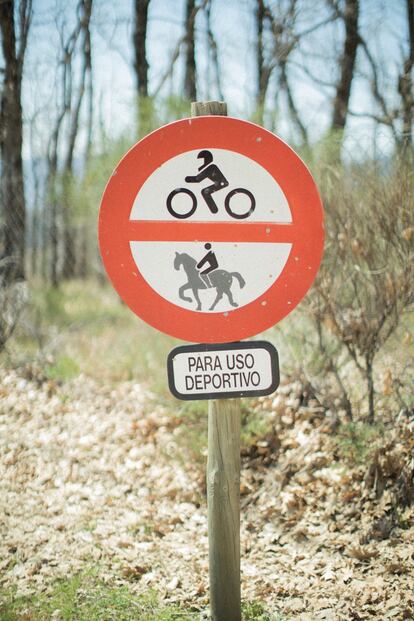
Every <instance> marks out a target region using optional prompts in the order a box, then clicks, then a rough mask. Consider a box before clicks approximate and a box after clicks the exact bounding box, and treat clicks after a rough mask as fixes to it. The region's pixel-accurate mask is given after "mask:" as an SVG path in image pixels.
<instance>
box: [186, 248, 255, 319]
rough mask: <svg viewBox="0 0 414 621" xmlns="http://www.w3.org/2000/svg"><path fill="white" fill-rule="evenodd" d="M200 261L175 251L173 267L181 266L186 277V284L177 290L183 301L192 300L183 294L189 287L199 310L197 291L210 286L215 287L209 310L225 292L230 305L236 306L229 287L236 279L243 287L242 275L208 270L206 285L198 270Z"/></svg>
mask: <svg viewBox="0 0 414 621" xmlns="http://www.w3.org/2000/svg"><path fill="white" fill-rule="evenodd" d="M206 245H207V244H206ZM209 245H210V244H209ZM200 263H201V262H200ZM200 263H197V261H196V259H194V258H193V257H191V256H190V255H189V254H187V253H185V252H181V253H180V252H176V253H175V259H174V268H175V269H176V270H179V269H180V268H181V267H182V268H183V269H184V272H185V273H186V276H187V279H188V280H187V282H186V284H184V285H182V286H181V287H180V288H179V290H178V295H179V297H180V298H181V299H182V300H184V301H185V302H193V300H192V299H191V298H190V297H188V296H185V295H184V292H185V291H187V290H188V289H191V291H192V292H193V295H194V299H195V301H196V302H197V308H196V310H198V311H199V310H201V300H200V297H199V295H198V292H199V291H200V290H205V289H210V288H212V289H216V298H215V300H214V302H213V304H212V305H211V306H210V308H209V310H210V311H213V310H214V309H215V307H216V306H217V304H218V303H219V302H220V300H221V298H222V297H223V295H224V294H226V296H227V298H228V300H229V303H230V304H231V306H233V307H235V308H236V307H237V306H238V304H237V302H235V301H234V299H233V294H232V292H231V287H232V284H233V280H234V279H236V280H237V281H238V283H239V286H240V288H241V289H243V287H244V285H245V284H246V283H245V280H244V278H243V276H242V275H241V274H239V272H227V271H226V270H222V269H215V270H213V271H211V272H209V275H208V278H209V280H210V283H211V284H210V286H208V285H207V283H206V282H205V281H204V280H203V278H202V276H201V274H200V272H199V270H198V265H199V264H200Z"/></svg>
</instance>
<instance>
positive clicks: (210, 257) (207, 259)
mask: <svg viewBox="0 0 414 621" xmlns="http://www.w3.org/2000/svg"><path fill="white" fill-rule="evenodd" d="M204 248H205V249H206V250H208V252H207V254H206V255H205V256H204V257H203V258H202V259H201V261H199V262H198V263H197V269H199V270H200V269H201V268H202V267H203V266H204V265H207V267H206V269H205V270H203V271H202V272H200V276H201V277H202V279H203V280H204V282H205V283H206V285H207V287H208V288H209V287H211V286H212V284H211V281H210V277H209V276H208V274H209V273H210V272H213V271H214V270H216V269H217V268H218V262H217V258H216V255H215V254H214V252H213V251H212V250H211V244H208V243H207V244H205V245H204Z"/></svg>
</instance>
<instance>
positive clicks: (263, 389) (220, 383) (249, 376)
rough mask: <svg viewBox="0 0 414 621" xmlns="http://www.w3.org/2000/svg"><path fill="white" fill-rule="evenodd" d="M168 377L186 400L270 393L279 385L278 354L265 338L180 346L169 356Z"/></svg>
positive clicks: (175, 389) (177, 392)
mask: <svg viewBox="0 0 414 621" xmlns="http://www.w3.org/2000/svg"><path fill="white" fill-rule="evenodd" d="M168 380H169V385H170V390H171V392H172V393H173V395H174V396H176V397H177V398H178V399H184V400H186V399H212V398H223V397H227V398H231V397H243V396H259V395H267V394H270V393H272V392H274V391H275V390H276V388H277V386H278V385H279V365H278V356H277V352H276V349H275V348H274V347H273V345H271V344H270V343H267V342H265V341H250V342H244V343H232V344H227V345H188V346H184V347H177V348H175V349H174V350H173V351H172V352H171V353H170V354H169V356H168Z"/></svg>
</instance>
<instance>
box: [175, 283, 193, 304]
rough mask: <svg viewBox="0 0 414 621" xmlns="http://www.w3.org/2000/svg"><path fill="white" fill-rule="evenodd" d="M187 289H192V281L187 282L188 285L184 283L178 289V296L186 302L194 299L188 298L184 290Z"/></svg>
mask: <svg viewBox="0 0 414 621" xmlns="http://www.w3.org/2000/svg"><path fill="white" fill-rule="evenodd" d="M187 289H191V285H190V283H187V284H186V285H183V286H182V287H180V288H179V289H178V296H179V297H180V298H181V299H182V300H184V301H185V302H192V301H193V300H192V299H191V298H188V297H186V296H185V295H184V291H186V290H187ZM193 291H194V289H193Z"/></svg>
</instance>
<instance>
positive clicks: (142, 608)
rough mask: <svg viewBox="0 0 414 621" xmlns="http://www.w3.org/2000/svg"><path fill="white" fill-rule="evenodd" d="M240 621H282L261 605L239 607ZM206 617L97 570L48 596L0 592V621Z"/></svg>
mask: <svg viewBox="0 0 414 621" xmlns="http://www.w3.org/2000/svg"><path fill="white" fill-rule="evenodd" d="M242 610H243V614H242V619H243V621H283V619H284V618H282V617H280V616H275V615H271V614H269V613H267V612H266V611H265V609H264V607H263V606H262V605H261V604H260V603H256V602H247V603H243V606H242ZM205 618H206V615H205V613H201V612H200V611H199V610H197V611H195V610H194V609H191V608H184V607H181V606H179V605H176V604H174V605H172V604H165V603H162V602H159V600H158V597H157V594H156V593H155V592H153V591H151V592H149V593H147V594H145V595H134V594H133V593H132V592H131V591H130V589H129V588H128V587H127V586H125V585H120V584H116V583H115V582H112V583H106V582H104V581H102V580H99V578H98V576H97V572H96V570H93V571H89V572H84V573H81V574H78V575H76V576H73V577H72V578H69V579H65V580H59V581H57V582H56V583H55V584H54V585H53V587H52V589H51V590H50V592H47V593H41V594H39V595H34V596H31V597H30V596H25V597H22V596H16V595H15V593H13V592H12V591H8V592H6V593H5V592H3V593H1V592H0V619H1V621H49V620H52V619H53V620H56V621H137V620H139V621H195V620H196V619H200V620H201V619H205Z"/></svg>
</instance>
